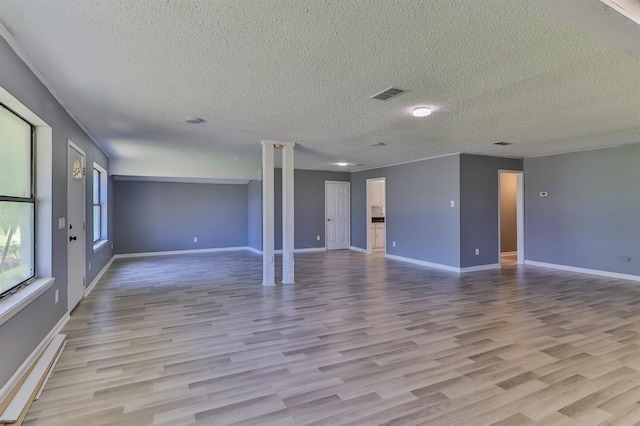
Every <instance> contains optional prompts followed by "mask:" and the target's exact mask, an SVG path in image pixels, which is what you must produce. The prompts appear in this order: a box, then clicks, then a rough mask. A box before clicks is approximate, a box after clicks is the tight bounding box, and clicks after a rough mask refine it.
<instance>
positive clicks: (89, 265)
mask: <svg viewBox="0 0 640 426" xmlns="http://www.w3.org/2000/svg"><path fill="white" fill-rule="evenodd" d="M89 270H91V262H89Z"/></svg>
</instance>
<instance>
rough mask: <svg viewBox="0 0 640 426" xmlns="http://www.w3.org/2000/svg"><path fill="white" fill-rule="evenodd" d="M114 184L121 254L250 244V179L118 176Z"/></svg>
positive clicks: (117, 244)
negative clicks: (182, 180)
mask: <svg viewBox="0 0 640 426" xmlns="http://www.w3.org/2000/svg"><path fill="white" fill-rule="evenodd" d="M114 188H115V191H114V192H115V202H114V204H115V205H114V217H113V218H114V223H115V228H116V229H115V231H116V232H115V247H114V248H115V251H116V253H118V254H120V253H144V252H156V251H172V250H192V249H205V248H220V247H241V246H242V247H244V246H246V245H247V220H248V219H247V215H248V200H247V198H248V197H247V185H213V184H197V183H168V182H130V181H118V180H116V181H115V183H114ZM194 237H197V238H198V242H197V243H194V242H193V238H194Z"/></svg>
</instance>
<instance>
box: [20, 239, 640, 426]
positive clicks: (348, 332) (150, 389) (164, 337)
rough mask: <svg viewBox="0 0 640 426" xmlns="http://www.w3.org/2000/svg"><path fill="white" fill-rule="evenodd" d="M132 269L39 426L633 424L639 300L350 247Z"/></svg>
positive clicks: (49, 388) (110, 274)
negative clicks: (270, 268) (284, 260)
mask: <svg viewBox="0 0 640 426" xmlns="http://www.w3.org/2000/svg"><path fill="white" fill-rule="evenodd" d="M261 272H262V269H261V257H260V256H257V255H255V254H252V253H248V252H247V253H244V252H229V253H222V252H221V253H201V254H193V255H181V256H161V257H148V258H130V259H118V260H116V261H115V262H114V263H113V265H112V266H111V268H110V269H109V270H108V271H107V273H106V274H105V275H104V277H103V278H102V280H101V281H100V283H99V284H98V285H97V287H96V288H95V289H94V291H93V292H92V293H91V295H90V296H89V297H88V298H87V299H86V300H84V301H83V302H82V303H81V304H80V305H79V307H78V308H77V309H76V310H75V311H74V312H73V314H72V316H71V320H70V321H69V323H68V324H67V326H66V327H65V329H64V332H65V333H67V334H68V337H67V340H68V344H67V346H66V348H65V349H64V351H63V353H62V355H61V357H60V360H59V362H58V364H57V366H56V368H55V370H54V372H53V374H52V376H51V378H50V379H49V382H48V383H47V385H46V387H45V389H44V391H43V393H42V396H41V397H40V399H39V400H38V401H36V402H35V403H34V404H33V405H32V407H31V409H30V411H29V414H28V416H27V418H26V421H25V425H32V426H35V425H71V424H77V425H83V426H84V425H87V426H91V425H111V424H118V425H135V426H140V425H193V424H202V425H226V424H242V425H341V424H345V425H346V424H349V425H378V424H393V425H420V424H427V425H434V426H435V425H465V426H467V425H533V424H537V425H560V424H567V425H597V424H606V425H627V424H637V423H638V422H640V286H638V284H637V283H634V282H629V281H623V280H615V279H607V278H600V277H594V276H589V275H581V274H576V273H569V272H560V271H552V270H547V269H542V268H534V267H524V266H517V265H515V264H514V262H512V261H511V262H509V261H508V262H506V263H505V265H504V267H503V268H502V269H501V270H492V271H481V272H474V273H467V274H462V275H459V274H455V273H448V272H443V271H437V270H433V269H428V268H423V267H419V266H414V265H409V264H405V263H400V262H396V261H391V260H386V259H384V257H382V256H380V255H370V256H368V255H364V254H360V253H355V252H350V251H334V252H327V253H309V254H300V255H297V257H296V284H295V285H293V286H281V285H279V286H276V287H262V286H261V285H260V282H261Z"/></svg>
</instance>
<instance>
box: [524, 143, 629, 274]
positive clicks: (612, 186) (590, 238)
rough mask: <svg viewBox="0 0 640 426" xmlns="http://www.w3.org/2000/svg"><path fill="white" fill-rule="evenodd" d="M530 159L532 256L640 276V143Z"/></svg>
mask: <svg viewBox="0 0 640 426" xmlns="http://www.w3.org/2000/svg"><path fill="white" fill-rule="evenodd" d="M524 164H525V172H526V174H525V235H526V238H525V245H526V246H525V256H526V258H527V259H528V260H535V261H539V262H547V263H555V264H559V265H569V266H575V267H580V268H589V269H597V270H602V271H610V272H618V273H623V274H632V275H640V232H639V231H638V223H639V221H640V185H639V182H640V167H638V165H639V164H640V145H629V146H624V147H618V148H609V149H601V150H597V151H587V152H579V153H573V154H563V155H555V156H550V157H540V158H532V159H527V160H525V163H524ZM541 191H547V192H548V193H549V196H548V197H540V195H539V194H540V192H541ZM621 256H624V257H630V258H631V261H630V262H622V261H620V257H621Z"/></svg>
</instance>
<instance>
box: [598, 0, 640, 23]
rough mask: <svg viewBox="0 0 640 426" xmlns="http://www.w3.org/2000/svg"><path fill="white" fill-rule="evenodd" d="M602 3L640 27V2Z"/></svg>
mask: <svg viewBox="0 0 640 426" xmlns="http://www.w3.org/2000/svg"><path fill="white" fill-rule="evenodd" d="M600 1H601V2H602V3H604V4H606V5H607V6H609V7H610V8H612V9H613V10H616V11H617V12H619V13H621V14H623V15H624V16H626V17H627V18H629V19H631V20H632V21H634V22H635V23H636V24H638V25H640V0H600Z"/></svg>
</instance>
